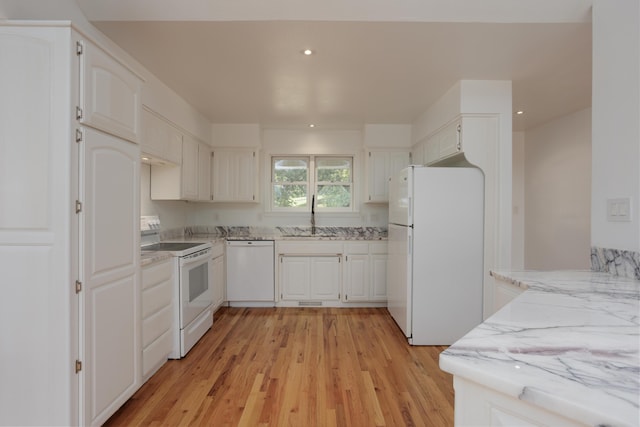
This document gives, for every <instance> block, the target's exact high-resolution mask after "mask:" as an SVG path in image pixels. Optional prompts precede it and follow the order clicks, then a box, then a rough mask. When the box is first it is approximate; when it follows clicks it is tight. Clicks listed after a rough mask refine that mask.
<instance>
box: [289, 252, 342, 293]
mask: <svg viewBox="0 0 640 427" xmlns="http://www.w3.org/2000/svg"><path fill="white" fill-rule="evenodd" d="M340 260H341V256H340V255H319V256H296V255H281V256H280V289H281V293H280V298H281V299H283V300H298V301H305V300H310V301H331V300H338V299H340V284H341V280H340V277H341V274H340V273H341V271H340V266H341V261H340Z"/></svg>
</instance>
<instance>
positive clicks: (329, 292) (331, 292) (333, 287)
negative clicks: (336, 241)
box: [309, 256, 341, 301]
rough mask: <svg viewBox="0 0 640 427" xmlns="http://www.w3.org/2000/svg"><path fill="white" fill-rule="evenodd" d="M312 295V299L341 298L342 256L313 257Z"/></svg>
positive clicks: (311, 261) (311, 259)
mask: <svg viewBox="0 0 640 427" xmlns="http://www.w3.org/2000/svg"><path fill="white" fill-rule="evenodd" d="M309 259H310V263H311V295H310V298H311V299H312V300H324V301H328V300H337V299H340V284H341V281H340V278H341V275H340V265H341V263H340V257H339V256H331V257H329V256H325V257H311V258H309Z"/></svg>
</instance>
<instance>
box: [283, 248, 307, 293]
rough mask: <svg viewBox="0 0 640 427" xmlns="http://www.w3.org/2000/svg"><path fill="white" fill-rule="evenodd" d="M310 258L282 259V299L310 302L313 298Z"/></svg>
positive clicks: (294, 257) (290, 257)
mask: <svg viewBox="0 0 640 427" xmlns="http://www.w3.org/2000/svg"><path fill="white" fill-rule="evenodd" d="M311 274H312V272H311V261H310V258H309V257H299V256H281V257H280V297H281V298H282V299H283V300H301V301H302V300H308V299H309V298H310V296H311Z"/></svg>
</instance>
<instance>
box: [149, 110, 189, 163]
mask: <svg viewBox="0 0 640 427" xmlns="http://www.w3.org/2000/svg"><path fill="white" fill-rule="evenodd" d="M140 149H141V151H142V153H143V154H144V155H147V156H148V157H150V158H151V159H152V160H153V162H155V163H164V162H167V163H173V164H174V165H179V164H180V163H182V133H181V132H180V131H179V130H178V129H176V128H175V127H173V126H171V124H169V123H168V122H167V121H165V120H164V119H162V118H160V117H159V116H157V115H156V114H155V113H153V112H152V111H150V110H147V109H143V110H142V139H141V141H140Z"/></svg>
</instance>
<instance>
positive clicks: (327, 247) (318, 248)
mask: <svg viewBox="0 0 640 427" xmlns="http://www.w3.org/2000/svg"><path fill="white" fill-rule="evenodd" d="M343 249H344V245H343V244H342V242H278V245H277V251H278V254H290V255H325V254H326V255H336V254H341V253H342V251H343Z"/></svg>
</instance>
